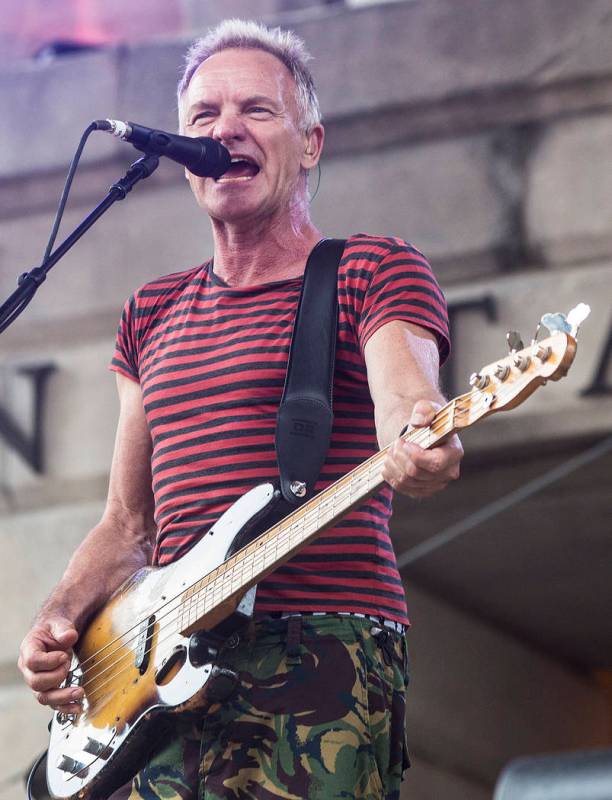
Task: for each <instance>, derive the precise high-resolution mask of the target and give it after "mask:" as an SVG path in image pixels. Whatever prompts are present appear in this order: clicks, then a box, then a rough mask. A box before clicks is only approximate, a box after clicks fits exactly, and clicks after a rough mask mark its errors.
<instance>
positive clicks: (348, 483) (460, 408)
mask: <svg viewBox="0 0 612 800" xmlns="http://www.w3.org/2000/svg"><path fill="white" fill-rule="evenodd" d="M500 388H501V389H502V390H503V389H505V387H503V386H502V387H500ZM474 394H476V392H475V391H472V392H471V393H468V394H466V395H463V396H460V397H458V398H455V399H454V400H452V401H450V403H448V404H447V405H446V406H445V407H444V408H442V409H440V411H439V412H438V414H437V416H436V418H435V419H434V420H433V421H432V424H431V425H430V426H429V428H418V429H411V430H410V431H408V433H407V434H406V435H405V436H404V437H403V438H404V439H406V440H409V441H416V439H417V438H420V439H423V438H428V439H429V438H431V434H432V433H433V434H436V433H438V432H439V431H440V428H443V427H444V424H443V425H440V424H439V423H440V422H441V420H442V418H443V417H446V416H447V412H448V411H449V410H451V411H452V412H453V416H455V415H457V414H465V413H466V412H467V411H469V407H466V406H465V402H466V401H467V400H470V398H471V397H472V396H473V395H474ZM500 394H501V392H500ZM498 397H499V395H498ZM478 399H479V400H480V401H481V403H480V405H481V406H484V411H485V412H486V411H487V410H488V409H489V408H490V406H491V402H492V399H493V398H492V397H491V396H490V395H489V394H479V395H478ZM453 406H454V407H453ZM481 410H482V409H481V408H477V407H474V411H475V413H480V411H481ZM473 421H476V420H473ZM436 424H438V430H436V429H435V426H436ZM469 424H472V422H470V423H469ZM453 430H454V428H451V429H449V430H443V431H442V434H441V436H440V437H439V438H443V437H444V436H446V435H448V434H450V433H452V431H453ZM434 443H435V442H434ZM431 444H432V442H429V443H426V444H425V445H424V446H425V447H428V446H431ZM387 449H388V448H384V449H383V450H381V451H380V452H379V453H377V454H375V455H374V456H373V457H371V458H370V459H368V460H366V461H365V462H364V463H363V464H362V465H360V466H359V467H357V468H355V470H354V471H353V472H352V473H349V475H352V476H353V477H352V478H351V479H350V480H349V479H348V476H344V478H342V479H340V481H337V482H336V483H334V484H332V485H331V486H329V487H327V489H325V490H324V491H323V492H321V494H320V495H318V496H317V499H321V500H326V501H327V505H328V506H329V505H330V503H329V500H330V499H331V505H332V507H333V505H334V504H335V502H336V500H337V499H338V496H339V495H340V491H334V492H332V491H331V490H334V489H335V488H336V487H337V486H338V485H340V484H345V485H342V486H341V487H340V488H341V491H342V492H345V491H346V489H347V488H348V491H349V498H350V496H351V493H352V490H353V488H354V487H355V483H356V481H355V478H357V480H359V481H361V482H363V479H364V477H365V478H366V482H367V484H368V489H367V490H366V492H365V494H367V493H368V492H369V491H370V490H371V487H370V486H369V484H370V483H371V482H372V475H371V472H372V468H378V467H379V466H380V465H381V461H383V460H384V455H385V452H386V450H387ZM364 473H366V475H364ZM374 478H375V480H376V481H377V483H376V485H375V487H374V490H375V489H376V488H377V486H378V485H380V482H381V481H380V474H379V473H378V471H377V472H376V473H375V475H374ZM361 488H363V487H361ZM325 495H329V496H328V497H325ZM364 496H365V495H364ZM358 499H361V495H360V497H359V498H358ZM322 505H323V502H320V503H318V504H315V505H314V506H313V507H312V509H311V511H310V512H306V513H305V514H302V515H301V516H300V515H296V522H297V523H298V526H299V525H301V526H302V528H304V527H305V526H304V521H305V519H306V516H307V515H308V514H310V515H311V516H312V515H313V512H314V515H315V516H316V515H319V512H320V508H321V506H322ZM305 508H306V507H302V509H298V511H304V509H305ZM346 510H347V509H343V510H342V512H341V514H342V513H345V511H346ZM294 513H295V512H294ZM290 517H293V514H292V515H290ZM333 518H334V512H333V511H332V513H331V516H330V518H329V519H328V520H327V522H326V523H325V524H330V523H331V521H332V520H333ZM287 519H289V518H286V520H287ZM274 527H276V528H279V527H280V526H279V525H277V526H274ZM274 527H273V528H272V529H270V530H269V531H266V532H264V533H263V534H262V535H261V537H259V538H263V537H265V536H269V534H270V533H271V532H272V531H273V530H274ZM295 527H296V524H295V523H291V524H289V525H286V526H285V527H284V528H280V532H281V533H283V534H284V533H288V538H289V541H291V537H292V536H294V535H295V534H296V531H295V530H293V529H295ZM319 527H322V526H319ZM317 530H318V528H315V530H314V533H316V532H317ZM297 534H298V537H299V538H298V541H297V543H296V544H295V545H294V546H295V547H297V546H299V545H300V544H301V543H302V542H303V541H304V537H303V532H301V531H300V530H298V531H297ZM309 535H311V534H307V535H306V538H308V536H309ZM279 538H280V537H278V536H277V537H276V539H272V538H268V539H267V541H266V542H265V544H264V548H263V549H264V550H265V549H267V547H268V545H269V544H274V545H275V546H276V550H277V552H278V545H279V541H278V540H279ZM282 538H283V539H286V538H287V537H286V536H283V537H282ZM255 542H257V540H255ZM253 544H254V542H253V543H251V545H253ZM251 545H249V546H247V547H246V548H244V550H245V557H244V558H243V559H241V560H237V559H236V560H235V561H234V563H233V564H232V565H231V573H235V568H236V567H238V566H239V567H240V568H241V569H243V567H244V563H241V562H244V561H246V560H247V557H249V558H250V560H251V562H254V561H255V558H254V556H257V555H259V556H261V555H262V554H261V553H260V554H253V553H251V552H247V551H250V550H252V547H251ZM283 546H284V545H283ZM291 549H292V548H291V546H290V547H289V549H288V551H286V553H285V555H287V554H289V553H290V550H291ZM236 555H239V554H236ZM263 560H264V564H265V555H264V556H263ZM276 560H278V558H277V559H276ZM228 561H229V560H228ZM227 564H228V562H224V564H222V565H220V567H225V566H226V565H227ZM274 565H275V562H273V564H272V565H271V566H274ZM264 569H265V567H264ZM250 570H251V580H252V579H253V578H254V577H255V574H256V573H255V571H254V565H253V563H251V565H250ZM215 571H217V572H218V571H219V568H217V570H213V572H211V573H210V575H212V574H213V573H214V572H215ZM229 572H230V570H226V571H224V572H222V573H221V574H220V575H216V576H215V577H214V578H213V579H212V580H210V581H208V583H206V584H204V586H202V587H200V588H199V589H198V590H197V591H196V592H195V593H194V595H192V596H190V598H189V601H193V598H194V597H195V596H197V595H199V594H202V593H203V597H202V599H201V601H200V602H199V603H197V604H196V611H197V609H198V608H199V606H200V605H201V604H202V603H203V604H204V607H205V606H206V594H207V592H208V593H209V594H212V597H213V601H212V607H215V606H216V605H219V604H220V603H219V602H218V601H215V600H214V595H215V592H216V591H218V592H219V593H220V594H221V601H223V600H224V599H225V600H227V599H229V597H231V594H232V592H231V591H230V595H229V596H228V597H226V598H224V597H223V593H224V588H225V587H224V585H223V584H224V583H227V580H226V578H227V577H228V575H229V579H230V580H229V583H230V586H231V585H232V583H233V581H234V580H235V578H236V575H235V574H229ZM206 577H208V576H206ZM219 577H221V584H220V585H219V586H218V587H215V583H217V582H218V580H219ZM238 577H239V578H241V577H242V576H238ZM202 580H203V579H200V580H199V581H196V582H195V583H194V584H192V587H194V586H196V585H197V584H198V583H201V582H202ZM211 588H212V593H211V592H210V589H211ZM184 594H185V590H184V591H183V592H182V593H181V595H177V596H176V597H175V598H173V600H176V599H177V598H179V597H182V596H184ZM169 602H170V601H169ZM184 605H186V604H185V602H184V601H183V602H182V603H180V604H179V606H178V608H179V609H180V607H181V606H184ZM191 605H192V607H193V602H191ZM172 610H174V611H176V610H177V609H176V608H175V609H172ZM192 610H193V608H190V609H189V611H188V612H187V613H188V614H190V613H191V611H192ZM168 613H170V612H168ZM183 613H184V612H183ZM204 613H206V611H204ZM199 616H200V614H199V613H196V620H194V621H197V619H198V618H199ZM179 621H180V620H179V619H178V618H177V619H174V620H172V621H171V623H166V624H165V625H164V626H162V627H161V628H160V629H159V631H158V637H157V641H156V643H155V644H156V646H157V647H158V648H159V647H160V645H162V644H163V643H164V642H165V641H166V640H167V639H168V638H169V636H170V635H172V633H173V632H174V631H170V632H168V631H166V634H167V635H166V636H165V637H164V638H162V639H160V638H159V633H161V631H162V630H163V629H164V628H166V629H167V628H168V627H170V625H172V624H174V623H175V622H179ZM190 624H192V623H191V622H188V624H187V626H186V627H189V625H190ZM181 629H183V630H184V629H185V626H184V625H179V626H178V630H181ZM103 649H104V648H102V649H101V650H103ZM146 652H150V650H149V651H146ZM125 656H126V657H131V656H133V653H131V652H128V653H126V654H125ZM121 660H123V657H121V658H120V659H118V660H117V661H116V662H114V666H116V665H117V664H119V663H120V661H121ZM130 667H131V665H127V666H126V667H123V668H122V669H120V671H119V672H118V673H115V675H114V676H113V678H112V679H114V678H116V677H118V676H119V675H120V674H121V673H122V672H124V671H126V670H127V669H129V668H130ZM100 674H101V673H99V674H98V675H97V676H96V677H95V678H94V679H93V680H97V679H98V677H99V675H100ZM110 680H111V678H107V680H105V681H104V682H103V684H101V685H100V686H98V687H95V689H100V688H103V686H104V685H105V684H107V683H108V682H109V681H110ZM95 689H94V691H95ZM92 694H93V692H92ZM113 694H114V693H110V694H107V695H106V696H103V697H101V698H97V699H96V700H95V701H92V706H93V704H95V703H96V702H100V700H103V699H105V697H108V696H112V695H113ZM89 711H90V712H91V709H89ZM69 724H70V725H71V724H72V722H69Z"/></svg>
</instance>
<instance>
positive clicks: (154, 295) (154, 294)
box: [130, 262, 210, 306]
mask: <svg viewBox="0 0 612 800" xmlns="http://www.w3.org/2000/svg"><path fill="white" fill-rule="evenodd" d="M209 264H210V262H205V263H204V264H200V265H199V266H197V267H191V268H190V269H186V270H181V271H180V272H171V273H169V274H168V275H162V276H161V277H159V278H155V280H152V281H148V282H147V283H145V284H143V285H142V286H140V287H139V288H138V289H137V290H136V291H135V292H134V294H133V295H132V297H131V298H130V300H132V301H133V302H135V303H136V305H137V306H142V305H144V306H151V305H158V304H159V302H160V301H161V302H163V301H164V300H171V301H172V300H174V299H176V297H177V296H179V295H181V294H183V293H184V292H185V291H187V290H188V289H189V287H191V286H194V285H195V284H196V283H200V281H201V278H202V275H203V274H205V273H206V271H207V270H208V267H209Z"/></svg>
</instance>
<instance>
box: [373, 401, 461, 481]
mask: <svg viewBox="0 0 612 800" xmlns="http://www.w3.org/2000/svg"><path fill="white" fill-rule="evenodd" d="M439 408H440V406H439V405H438V404H437V403H433V402H431V401H429V400H419V401H417V402H416V403H415V404H414V408H413V410H412V416H411V417H410V425H412V426H413V427H414V428H423V427H426V426H427V425H429V424H430V422H431V421H432V420H433V418H434V416H435V415H436V412H437V411H438V410H439ZM462 458H463V447H462V446H461V442H460V441H459V438H458V437H457V436H455V435H453V436H451V437H450V438H449V439H447V440H446V441H445V442H444V443H443V444H441V445H438V446H436V447H433V448H432V449H431V450H424V449H423V448H422V447H419V445H418V444H415V443H414V442H405V441H403V440H402V439H401V438H399V437H398V438H397V439H396V440H395V441H394V442H393V443H392V445H391V447H390V448H389V452H388V453H387V457H386V459H385V463H384V466H383V472H382V476H383V478H384V479H385V480H386V481H387V483H388V484H389V486H391V488H392V489H394V490H395V491H397V492H400V493H401V494H406V495H408V496H409V497H430V496H431V495H432V494H435V493H436V492H439V491H441V490H442V489H444V488H445V487H446V486H447V485H448V483H449V482H450V481H453V480H456V479H457V478H458V477H459V463H460V462H461V459H462Z"/></svg>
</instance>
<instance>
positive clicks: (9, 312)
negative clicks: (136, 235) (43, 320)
mask: <svg viewBox="0 0 612 800" xmlns="http://www.w3.org/2000/svg"><path fill="white" fill-rule="evenodd" d="M158 166H159V158H158V157H157V156H154V155H146V156H143V157H142V158H139V159H138V161H135V162H134V163H133V164H131V165H130V167H129V169H128V170H127V172H126V173H125V175H124V176H123V177H122V178H119V180H118V181H116V182H115V183H113V185H112V186H111V188H110V189H109V191H108V193H107V195H106V197H105V198H104V200H102V202H101V203H99V204H98V205H97V206H96V207H95V208H94V210H93V211H91V212H90V213H89V214H88V215H87V216H86V217H85V219H84V220H83V221H82V222H81V224H80V225H78V226H77V227H76V228H75V229H74V231H73V232H72V233H71V234H70V236H68V237H67V238H66V239H64V241H63V242H62V243H61V244H60V246H59V247H58V248H56V249H55V250H54V251H53V252H52V253H51V254H50V255H49V257H48V258H46V259H45V260H44V261H43V262H42V264H41V265H40V266H39V267H35V268H34V269H32V270H30V272H24V273H23V275H21V276H20V277H19V280H18V286H17V289H15V291H14V292H13V293H12V294H11V295H10V296H9V297H8V299H7V300H5V302H4V303H3V304H2V305H1V306H0V333H2V332H3V331H5V330H6V328H8V327H9V325H10V324H11V323H12V322H14V321H15V320H16V319H17V317H18V316H19V315H20V314H21V312H22V311H23V310H24V309H25V307H26V306H27V305H28V303H29V302H30V300H31V299H32V298H33V297H34V295H35V294H36V290H37V289H38V287H39V286H40V285H41V283H43V281H44V280H45V279H46V277H47V273H48V272H49V270H50V269H51V267H53V266H55V264H57V262H58V261H59V260H60V258H62V256H64V255H65V254H66V253H67V252H68V250H70V248H71V247H72V246H73V245H74V244H76V242H78V240H79V239H80V238H81V236H83V234H84V233H85V232H86V231H88V230H89V228H91V226H92V225H93V224H94V223H95V222H96V221H97V220H98V219H99V217H101V216H102V214H104V212H105V211H108V209H109V208H110V207H111V206H112V205H113V203H115V202H116V201H117V200H123V199H125V197H127V195H128V192H130V191H131V190H132V188H133V186H135V184H137V183H138V181H140V180H142V179H144V178H148V177H149V175H152V174H153V173H154V172H155V170H156V169H157V167H158Z"/></svg>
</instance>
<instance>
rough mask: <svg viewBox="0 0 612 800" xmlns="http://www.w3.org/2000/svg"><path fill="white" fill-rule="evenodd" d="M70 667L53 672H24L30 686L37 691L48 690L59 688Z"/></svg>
mask: <svg viewBox="0 0 612 800" xmlns="http://www.w3.org/2000/svg"><path fill="white" fill-rule="evenodd" d="M66 675H68V667H67V666H66V667H61V668H60V669H56V670H52V671H51V672H30V671H28V673H27V674H24V677H25V678H26V681H27V684H28V686H29V687H30V688H31V689H33V690H34V691H35V692H46V691H48V690H49V689H57V688H58V687H59V686H61V684H62V683H63V682H64V681H65V680H66Z"/></svg>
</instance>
